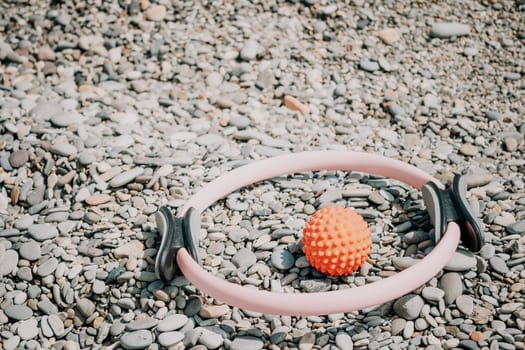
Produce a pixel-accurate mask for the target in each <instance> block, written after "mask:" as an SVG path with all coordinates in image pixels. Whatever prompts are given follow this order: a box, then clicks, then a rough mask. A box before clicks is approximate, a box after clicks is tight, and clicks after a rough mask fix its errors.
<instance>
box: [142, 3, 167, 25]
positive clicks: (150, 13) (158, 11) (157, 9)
mask: <svg viewBox="0 0 525 350" xmlns="http://www.w3.org/2000/svg"><path fill="white" fill-rule="evenodd" d="M166 13H167V10H166V7H164V6H162V5H153V6H150V7H149V8H148V9H147V10H146V18H147V19H148V20H149V21H154V22H159V21H162V20H163V19H164V17H166Z"/></svg>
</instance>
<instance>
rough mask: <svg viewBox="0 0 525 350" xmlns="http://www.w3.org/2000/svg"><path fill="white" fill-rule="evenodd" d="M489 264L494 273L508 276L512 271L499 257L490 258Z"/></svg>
mask: <svg viewBox="0 0 525 350" xmlns="http://www.w3.org/2000/svg"><path fill="white" fill-rule="evenodd" d="M489 264H490V266H491V267H492V268H493V269H494V271H496V272H497V273H500V274H502V275H506V274H507V273H509V271H510V270H509V267H508V266H507V264H506V263H505V261H504V260H503V259H502V258H500V257H499V256H493V257H492V258H490V259H489Z"/></svg>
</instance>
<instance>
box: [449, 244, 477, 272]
mask: <svg viewBox="0 0 525 350" xmlns="http://www.w3.org/2000/svg"><path fill="white" fill-rule="evenodd" d="M475 267H476V258H475V257H474V255H473V254H472V253H471V252H470V251H467V250H464V249H458V250H457V251H456V252H455V253H454V255H453V256H452V259H451V260H450V261H449V262H448V263H447V264H446V265H445V270H448V271H458V272H460V271H467V270H470V269H473V268H475Z"/></svg>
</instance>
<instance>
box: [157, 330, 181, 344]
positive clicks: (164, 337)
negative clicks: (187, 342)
mask: <svg viewBox="0 0 525 350" xmlns="http://www.w3.org/2000/svg"><path fill="white" fill-rule="evenodd" d="M182 339H184V333H182V332H165V333H161V334H159V336H158V338H157V341H158V342H159V344H160V345H162V346H166V347H169V346H171V345H174V344H177V343H178V342H180V341H182Z"/></svg>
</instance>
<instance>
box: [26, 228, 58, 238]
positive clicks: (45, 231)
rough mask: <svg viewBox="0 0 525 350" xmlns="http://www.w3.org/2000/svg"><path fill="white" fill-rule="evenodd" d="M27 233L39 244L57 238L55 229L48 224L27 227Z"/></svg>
mask: <svg viewBox="0 0 525 350" xmlns="http://www.w3.org/2000/svg"><path fill="white" fill-rule="evenodd" d="M27 231H28V233H29V235H30V236H31V237H33V238H34V239H36V240H37V241H39V242H42V241H45V240H48V239H53V238H55V237H56V236H58V230H57V229H56V227H55V226H52V225H49V224H33V225H31V226H29V227H28V229H27Z"/></svg>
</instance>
